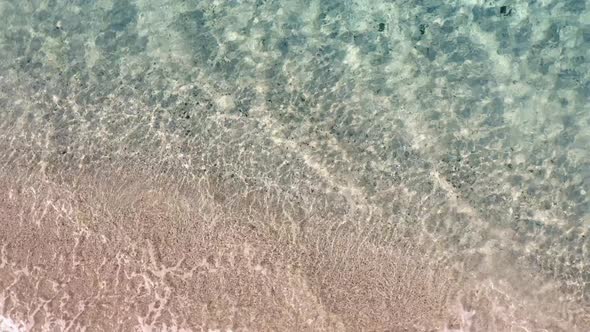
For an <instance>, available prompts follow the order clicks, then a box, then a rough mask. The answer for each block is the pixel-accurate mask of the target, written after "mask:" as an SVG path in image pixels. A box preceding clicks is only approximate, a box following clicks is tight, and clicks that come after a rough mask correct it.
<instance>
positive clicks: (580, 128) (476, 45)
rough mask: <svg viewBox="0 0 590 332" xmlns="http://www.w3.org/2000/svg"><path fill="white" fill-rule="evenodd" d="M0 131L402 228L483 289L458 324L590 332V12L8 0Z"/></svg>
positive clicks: (7, 166) (30, 167) (499, 5)
mask: <svg viewBox="0 0 590 332" xmlns="http://www.w3.org/2000/svg"><path fill="white" fill-rule="evenodd" d="M0 140H1V141H0V165H1V167H2V168H3V170H4V171H6V172H7V171H9V170H11V169H13V168H20V169H23V170H26V171H27V172H31V173H41V174H44V175H47V176H49V177H51V176H54V175H52V174H61V173H64V172H65V173H67V174H70V172H73V173H75V172H81V171H85V172H86V171H90V172H92V171H94V170H96V169H103V168H105V167H111V166H112V167H115V168H117V167H124V166H125V165H132V164H133V165H135V164H137V163H139V164H142V165H146V168H148V169H152V170H154V172H164V173H169V174H170V173H173V172H176V169H181V170H182V172H184V173H182V174H183V175H182V177H183V179H187V180H186V181H189V182H190V181H193V182H198V179H204V178H215V179H217V180H216V181H221V182H224V181H226V182H227V183H229V184H228V186H229V188H231V190H232V191H235V193H236V196H239V195H240V193H242V192H249V191H253V190H259V189H261V188H264V190H268V191H270V192H276V193H277V197H280V198H277V200H278V201H279V202H282V203H280V204H279V205H280V206H282V209H284V210H289V209H293V210H294V211H295V210H298V209H301V210H302V211H305V212H306V213H307V214H310V215H312V214H314V213H313V212H310V211H324V210H325V211H335V212H334V213H335V215H337V214H339V213H341V214H343V215H350V216H353V217H351V218H352V220H356V221H357V222H358V223H359V224H360V223H362V222H361V220H367V221H366V222H367V223H369V224H374V225H375V227H374V228H375V229H377V230H379V231H378V232H377V231H376V232H377V233H379V232H386V229H389V228H388V227H389V225H390V224H391V223H393V224H395V225H396V226H395V227H394V228H395V230H394V231H393V232H394V233H395V234H394V235H390V234H386V235H384V234H381V235H379V236H383V237H384V238H387V237H388V236H392V237H394V238H397V237H401V236H402V235H401V234H410V235H408V236H409V237H403V238H404V240H401V243H416V244H417V246H418V247H420V248H428V249H424V250H425V251H427V252H429V256H428V257H431V259H432V261H437V262H438V261H440V262H444V264H448V265H449V266H453V267H454V268H457V270H458V271H460V272H459V274H460V276H461V277H460V278H459V279H461V280H464V279H465V280H467V279H469V280H474V281H472V282H471V283H469V282H466V285H467V284H469V285H472V284H475V285H478V286H469V287H472V288H473V287H475V288H477V287H481V289H482V291H481V292H482V293H486V292H487V293H486V294H488V295H486V296H488V297H486V296H482V298H477V299H476V297H473V295H469V296H471V297H469V296H467V295H465V296H464V298H463V299H462V300H461V301H463V302H461V301H459V300H458V301H459V302H461V303H462V305H463V308H464V309H463V310H464V311H465V312H474V314H473V317H474V318H473V317H471V316H470V315H467V316H469V317H471V318H469V319H468V320H469V322H470V323H469V324H467V323H464V324H463V325H461V327H460V328H462V329H464V330H469V329H471V330H472V331H480V330H481V331H483V330H504V329H506V330H507V328H508V327H510V328H512V329H513V331H541V330H542V329H546V330H551V331H553V330H567V331H576V330H577V331H585V330H588V329H590V265H589V264H590V240H589V236H590V234H589V232H588V228H589V227H590V195H588V193H589V192H590V149H589V148H588V146H590V4H587V3H586V2H585V1H579V0H574V1H528V2H526V1H515V2H503V1H485V0H480V1H467V0H465V1H450V2H446V3H442V2H440V1H439V2H436V1H419V0H413V1H385V0H377V1H364V0H362V1H361V0H357V1H352V0H342V1H320V0H292V1H271V0H252V1H245V0H242V1H240V0H227V1H223V0H217V1H179V0H162V1H151V0H124V1H115V0H113V1H109V0H101V1H90V0H78V1H64V0H61V1H60V0H55V1H50V0H46V1H40V0H39V1H34V0H29V1H9V0H0ZM113 165H114V166H113ZM173 170H174V171H173ZM174 174H176V173H174ZM179 177H180V175H179ZM183 181H184V180H183ZM224 183H225V182H224ZM277 204H278V203H277ZM289 211H290V210H289ZM302 213H303V212H302ZM323 213H324V212H321V213H320V214H322V215H328V212H325V214H323ZM297 216H298V214H294V215H293V217H292V219H294V220H295V222H296V223H297V222H298V221H297ZM326 218H327V217H326ZM335 218H336V217H335ZM338 218H339V217H338ZM336 219H337V218H336ZM292 221H293V220H292ZM385 221H387V222H385ZM333 222H334V224H338V222H337V221H335V220H334V221H333ZM359 227H360V226H359ZM396 232H397V233H396ZM0 233H2V231H0ZM12 236H14V235H11V234H8V233H7V232H6V233H5V234H3V236H2V237H0V240H2V239H5V240H6V239H8V238H10V237H12ZM384 241H385V240H384ZM404 241H405V242H404ZM388 245H390V244H388ZM2 273H3V271H2V270H1V269H0V295H4V297H7V296H8V295H7V294H8V293H7V287H8V284H9V283H8V281H6V280H9V278H8V277H5V281H2V278H3V274H2ZM4 273H5V275H8V274H7V273H8V272H4ZM10 280H12V279H10ZM490 285H491V286H490ZM3 287H4V289H5V290H4V293H2V289H3ZM465 287H468V286H465ZM342 291H345V290H342ZM494 291H497V294H504V295H502V296H500V295H497V294H496V293H494V294H496V295H497V296H496V295H489V294H491V293H493V292H494ZM513 292H514V293H513ZM518 292H522V294H521V293H518ZM466 293H468V292H466ZM469 294H471V293H469ZM478 294H479V293H478ZM506 294H509V295H510V296H509V295H506ZM195 296H197V295H195ZM315 296H318V297H320V298H321V296H325V295H318V294H315ZM0 297H1V296H0ZM483 298H485V300H483ZM322 301H327V302H329V300H326V299H323V300H320V302H322ZM486 301H487V302H486ZM494 301H498V302H497V303H501V304H498V306H494V305H490V304H489V303H492V302H494ZM484 302H485V303H487V304H482V303H484ZM0 303H2V302H0ZM517 303H518V304H517ZM13 307H14V308H16V307H18V306H15V305H13ZM13 307H11V306H9V305H5V306H4V308H3V306H0V313H3V312H4V314H5V315H8V316H10V310H11V308H13ZM499 307H501V308H502V309H501V310H500V309H497V308H499ZM491 308H495V309H494V310H496V309H497V311H494V312H492V311H493V310H492V309H491ZM514 308H518V309H514ZM512 309H514V310H513V311H511V310H512ZM14 310H17V309H14ZM195 310H196V309H195ZM199 310H200V309H199ZM244 310H246V309H244ZM336 311H337V310H336V309H334V312H336ZM177 314H178V313H177ZM178 315H180V314H178ZM64 320H66V321H67V319H64ZM343 321H346V319H343ZM472 321H473V322H472ZM491 321H494V322H496V323H495V324H497V325H494V324H491V323H489V322H491ZM498 322H502V323H498ZM89 324H90V326H92V321H91V322H90V323H89ZM154 324H156V323H154ZM236 324H237V325H236V326H234V327H232V328H231V329H240V328H246V327H248V324H247V323H245V322H241V323H236ZM346 324H348V323H346V322H345V324H344V325H346ZM189 325H190V324H189ZM385 325H386V324H385ZM154 326H156V329H158V325H157V324H156V325H154ZM189 327H190V328H193V329H196V327H195V326H187V328H189ZM361 327H362V326H361ZM361 327H358V326H357V328H361ZM160 328H161V327H160ZM219 328H225V327H223V326H221V327H219ZM349 328H350V329H352V330H354V329H355V327H349ZM365 328H366V329H371V328H369V327H366V326H365ZM396 328H400V327H396ZM407 328H410V329H411V328H412V327H411V326H408V327H407ZM518 328H520V329H518ZM312 329H313V328H312ZM377 329H378V328H377ZM416 329H417V330H420V329H419V328H416ZM440 329H443V326H442V325H441V326H440ZM400 330H401V328H400Z"/></svg>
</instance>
